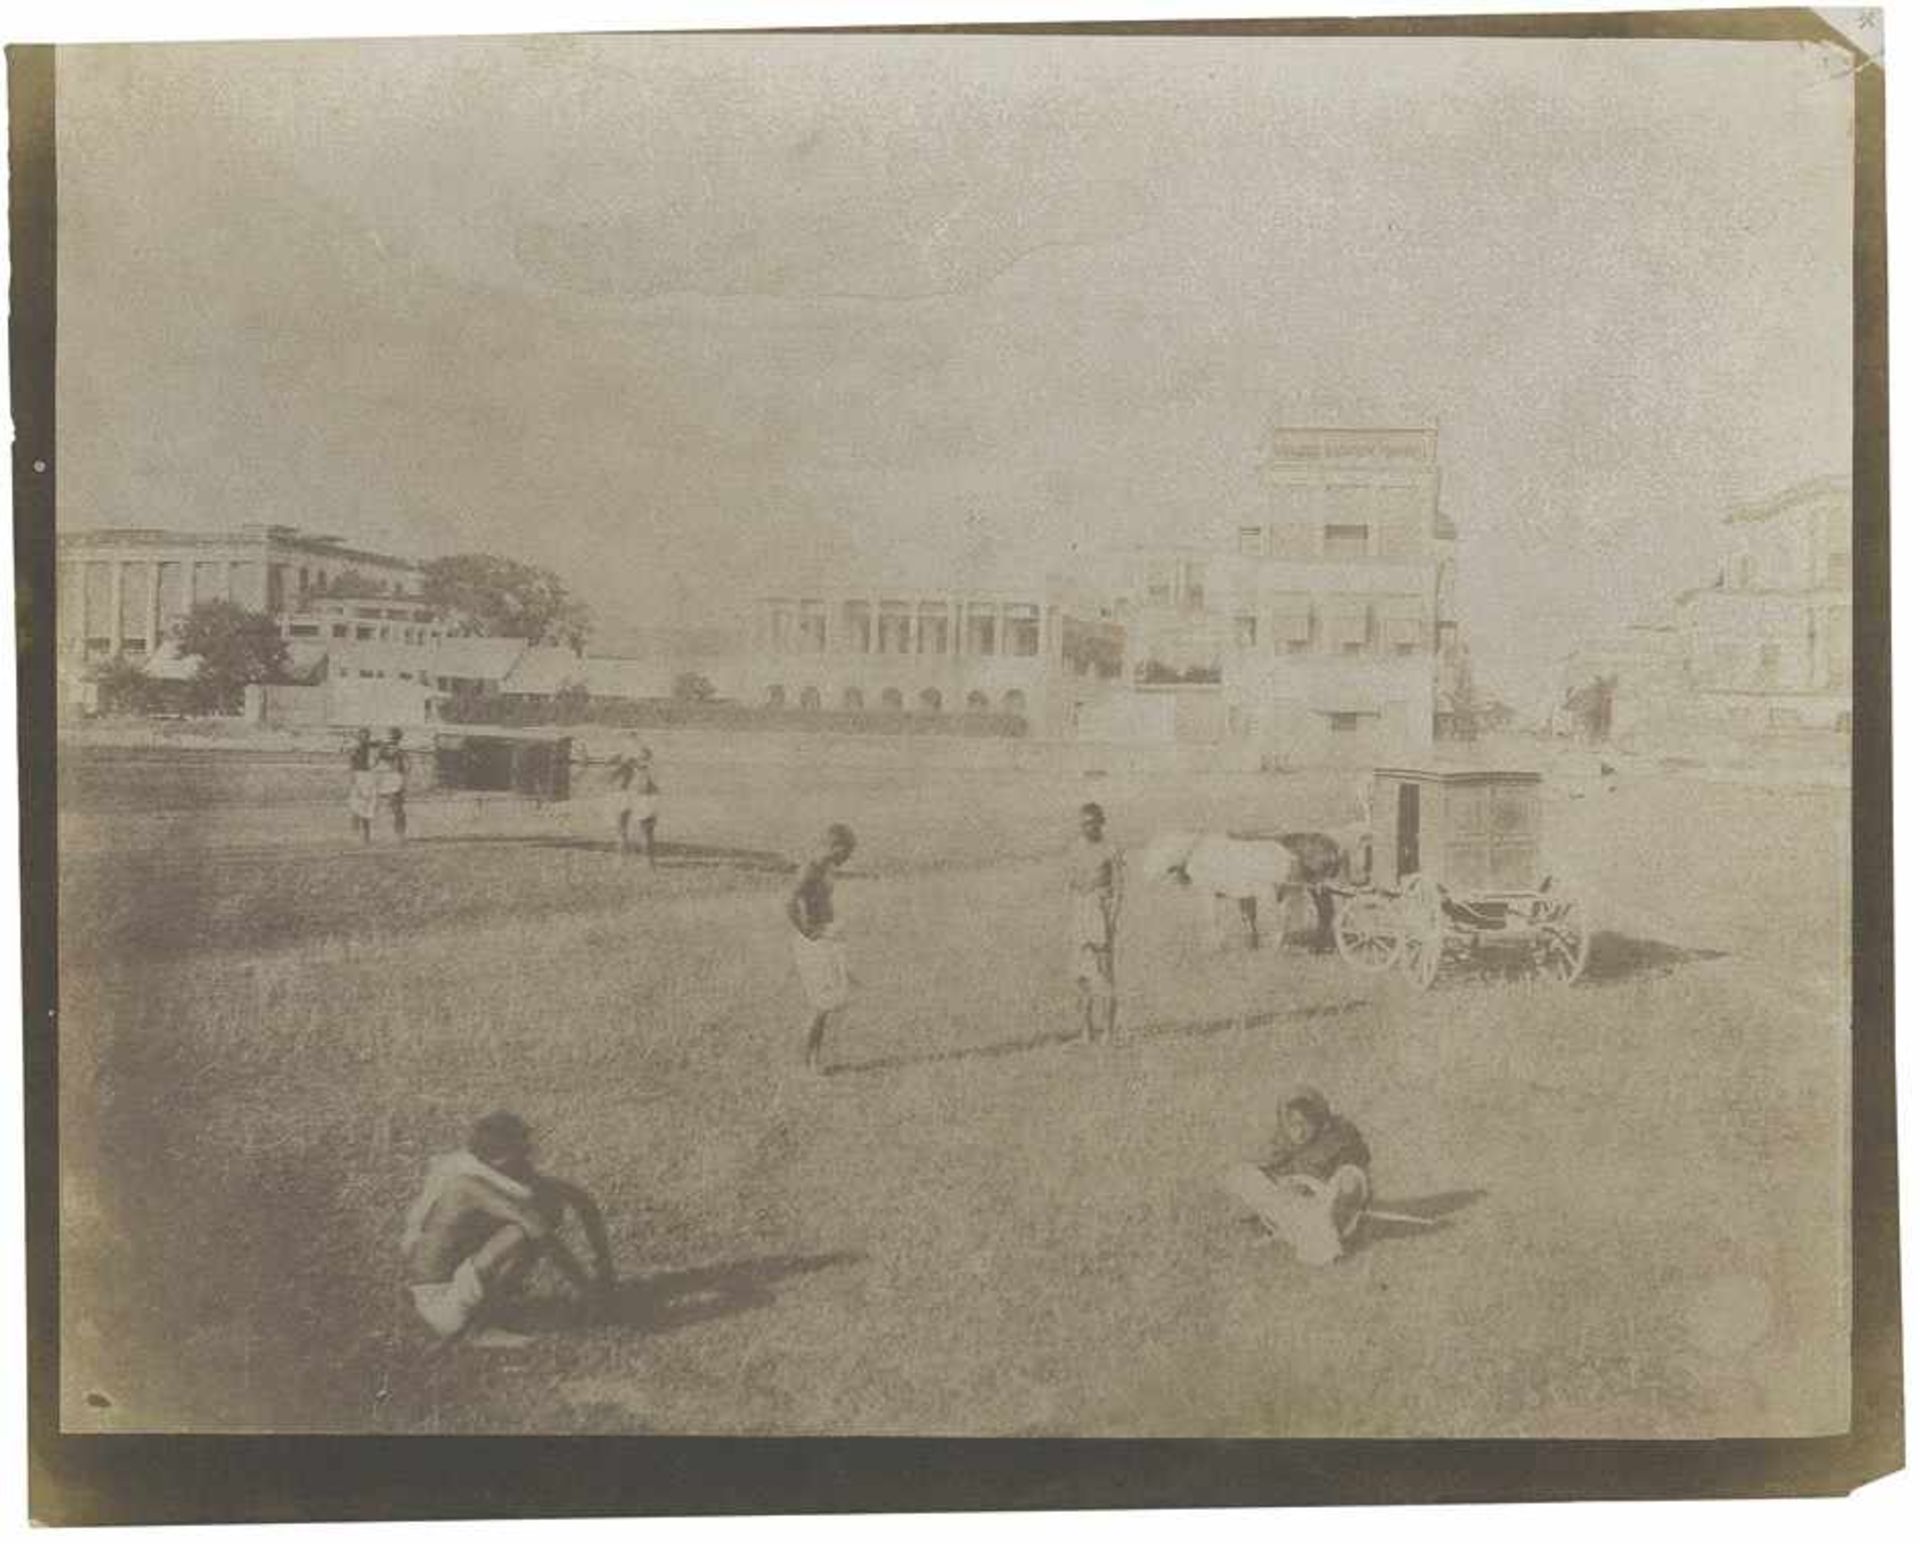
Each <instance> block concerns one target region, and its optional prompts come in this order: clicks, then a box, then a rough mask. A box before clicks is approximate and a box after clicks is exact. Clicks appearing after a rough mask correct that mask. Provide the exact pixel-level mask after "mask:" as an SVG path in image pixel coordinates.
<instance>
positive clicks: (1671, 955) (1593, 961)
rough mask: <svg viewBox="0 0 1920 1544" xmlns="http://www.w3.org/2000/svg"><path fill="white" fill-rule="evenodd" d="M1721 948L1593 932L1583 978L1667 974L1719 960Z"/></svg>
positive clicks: (1722, 953)
mask: <svg viewBox="0 0 1920 1544" xmlns="http://www.w3.org/2000/svg"><path fill="white" fill-rule="evenodd" d="M1726 956H1727V951H1726V950H1724V949H1682V948H1679V947H1677V946H1675V945H1673V944H1663V943H1661V942H1659V941H1658V940H1657V939H1652V938H1630V937H1628V936H1627V935H1626V934H1624V933H1595V934H1594V935H1593V941H1592V943H1591V944H1590V945H1589V948H1588V954H1587V971H1586V974H1585V976H1583V977H1582V978H1581V979H1582V980H1583V981H1592V982H1605V981H1626V980H1630V979H1631V978H1632V977H1634V976H1655V975H1658V976H1665V975H1671V974H1672V972H1673V970H1674V968H1675V967H1676V966H1679V965H1692V964H1695V963H1697V962H1698V961H1701V960H1723V959H1725V958H1726Z"/></svg>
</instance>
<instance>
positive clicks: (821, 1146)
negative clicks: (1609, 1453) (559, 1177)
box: [61, 748, 1848, 1437]
mask: <svg viewBox="0 0 1920 1544" xmlns="http://www.w3.org/2000/svg"><path fill="white" fill-rule="evenodd" d="M661 775H662V780H663V783H664V784H665V786H666V789H667V800H666V812H665V816H664V820H663V833H662V834H663V836H664V837H665V839H666V840H667V841H668V842H669V843H670V844H671V845H670V846H669V847H668V849H667V852H666V854H665V861H664V865H663V867H662V869H661V870H660V872H658V873H648V872H647V871H646V870H645V868H644V866H643V865H640V864H638V863H635V862H626V863H622V862H621V861H620V860H619V859H618V858H617V856H616V855H615V854H614V853H612V852H611V851H610V850H609V849H608V846H607V842H606V835H607V833H605V832H604V831H602V830H601V829H599V826H598V824H597V823H596V822H595V820H594V819H593V817H592V816H591V815H590V814H589V813H588V812H587V811H586V810H585V809H584V808H574V809H558V810H548V811H528V810H523V809H515V808H509V807H497V808H493V809H485V810H479V811H477V812H476V811H475V810H473V809H471V808H470V807H468V806H466V805H462V804H454V803H449V802H433V801H421V802H420V804H419V806H418V808H417V810H416V814H415V826H416V832H417V835H418V837H419V839H418V840H417V841H415V842H413V843H410V844H409V845H408V846H406V847H405V848H398V847H393V846H390V845H381V846H377V847H375V848H374V849H372V850H371V851H361V850H358V849H357V848H355V847H353V846H352V845H351V844H350V843H349V842H348V841H347V840H346V833H345V830H344V827H345V817H344V812H343V810H342V808H341V806H340V792H341V790H339V789H338V788H337V787H336V784H337V783H338V781H339V779H338V777H337V775H336V773H335V771H334V768H333V766H332V764H331V763H319V762H312V761H307V760H304V759H302V758H299V757H295V756H287V757H281V758H276V759H270V760H265V761H249V760H246V759H245V758H236V757H231V756H229V757H228V758H227V759H226V760H225V761H221V760H219V759H218V758H217V757H213V758H212V759H208V758H204V757H203V758H201V759H199V760H195V759H194V758H191V757H188V758H184V759H182V758H178V757H167V756H130V755H113V754H106V753H99V752H96V753H92V754H89V755H86V756H75V757H72V758H69V764H68V768H67V771H66V777H67V782H66V784H65V785H64V788H63V793H64V800H63V824H62V839H63V873H62V889H61V903H62V908H63V909H62V948H63V960H62V963H63V988H62V1011H61V1055H62V1087H61V1108H62V1120H63V1150H62V1169H63V1173H62V1181H63V1208H62V1229H63V1262H62V1264H63V1272H64V1277H63V1291H64V1302H63V1309H64V1324H63V1332H64V1338H63V1351H64V1383H65V1387H64V1396H65V1397H64V1412H65V1421H66V1424H67V1425H68V1426H69V1427H71V1428H76V1429H82V1430H117V1431H133V1430H155V1429H159V1430H202V1431H245V1430H273V1431H369V1432H376V1431H377V1432H387V1431H399V1432H585V1431H595V1432H599V1431H604V1432H643V1431H646V1432H680V1433H747V1432H753V1433H801V1434H822V1433H836V1434H874V1433H925V1434H942V1433H954V1434H970V1435H1032V1434H1077V1435H1116V1436H1117V1435H1193V1436H1212V1435H1260V1436H1273V1435H1287V1436H1300V1435H1331V1434H1343V1435H1358V1436H1432V1435H1461V1436H1464V1435H1477V1436H1547V1435H1551V1436H1618V1437H1677V1436H1695V1435H1699V1436H1705V1435H1732V1434H1742V1435H1759V1434H1765V1435H1784V1434H1789V1433H1809V1432H1815V1431H1830V1430H1835V1429H1838V1428H1839V1427H1841V1426H1843V1425H1844V1423H1845V1415H1846V1401H1847V1376H1846V1348H1847V1332H1848V1321H1847V1308H1846V1305H1847V1277H1846V1233H1845V1220H1844V1219H1845V1201H1846V1183H1847V1175H1846V1157H1845V1132H1846V1126H1845V1109H1846V1101H1845V1092H1846V1086H1847V1055H1846V1033H1845V1020H1844V1003H1845V997H1844V992H1845V973H1844V972H1845V961H1846V955H1845V937H1846V934H1845V897H1846V887H1847V881H1846V869H1845V853H1846V808H1845V801H1844V796H1843V795H1841V794H1838V793H1835V792H1833V791H1830V790H1828V791H1822V790H1816V789H1795V788H1779V789H1768V788H1763V787H1750V786H1726V785H1717V784H1713V783H1708V782H1699V781H1683V780H1679V779H1673V778H1660V777H1654V778H1645V779H1627V780H1624V781H1623V782H1622V783H1621V784H1620V785H1619V786H1618V787H1617V789H1616V791H1614V792H1611V793H1609V792H1607V791H1606V790H1605V788H1604V787H1603V786H1601V785H1599V784H1597V783H1593V782H1591V781H1590V780H1589V781H1588V782H1585V783H1580V784H1556V785H1554V786H1553V787H1552V789H1551V790H1550V801H1551V802H1550V810H1549V815H1550V821H1551V824H1550V827H1549V843H1550V846H1551V847H1552V848H1553V849H1554V850H1555V853H1556V855H1557V858H1558V860H1559V869H1560V871H1561V872H1562V873H1563V874H1565V875H1566V877H1567V878H1568V879H1569V880H1571V881H1573V882H1576V883H1578V884H1579V885H1580V886H1581V887H1582V889H1583V890H1584V891H1585V893H1586V894H1587V895H1588V896H1589V897H1590V899H1591V902H1592V905H1593V909H1594V911H1595V913H1596V917H1597V919H1598V922H1599V924H1600V926H1601V927H1602V929H1603V930H1604V931H1603V933H1602V935H1601V937H1600V938H1599V940H1598V942H1597V944H1596V951H1595V958H1594V969H1593V972H1592V979H1591V980H1589V981H1588V982H1586V983H1583V984H1582V985H1580V986H1578V987H1576V988H1574V989H1573V990H1571V991H1563V990H1559V989H1556V988H1552V987H1548V986H1544V985H1537V984H1535V983H1533V982H1531V981H1528V980H1524V979H1505V978H1494V979H1482V978H1479V977H1475V976H1473V975H1471V974H1465V973H1460V972H1450V973H1449V974H1448V975H1447V976H1445V977H1443V979H1442V981H1441V983H1440V985H1439V986H1438V987H1437V988H1436V989H1435V990H1434V991H1432V992H1431V993H1428V994H1424V995H1423V994H1418V993H1415V992H1412V991H1411V990H1410V989H1409V988H1408V987H1407V985H1406V984H1405V983H1404V982H1402V981H1400V980H1398V979H1386V980H1382V979H1377V978H1373V977H1368V976H1363V975H1360V974H1357V973H1355V972H1353V971H1351V970H1349V969H1347V968H1346V967H1344V966H1343V965H1342V964H1341V963H1340V962H1339V961H1338V960H1334V959H1326V958H1318V957H1313V956H1310V955H1307V954H1305V953H1303V952H1300V951H1298V950H1287V951H1265V952H1262V953H1260V954H1259V955H1248V954H1245V953H1232V952H1222V951H1220V950H1219V949H1218V948H1216V947H1214V946H1213V944H1212V943H1211V942H1210V940H1209V939H1208V937H1207V936H1206V929H1205V928H1204V927H1203V926H1202V925H1201V919H1200V918H1199V916H1198V915H1197V913H1196V909H1195V906H1194V904H1193V902H1192V900H1191V898H1189V897H1186V896H1183V895H1181V894H1179V893H1178V892H1174V891H1169V890H1165V889H1159V888H1151V889H1150V888H1148V887H1145V886H1142V885H1139V884H1136V886H1135V888H1134V893H1133V895H1132V896H1131V898H1130V902H1131V904H1130V906H1129V909H1128V914H1127V917H1126V922H1125V928H1124V934H1123V949H1124V954H1123V959H1122V971H1123V981H1122V993H1123V1015H1124V1030H1125V1033H1124V1039H1123V1042H1122V1043H1121V1044H1118V1045H1115V1046H1112V1047H1110V1048H1096V1049H1088V1048H1084V1047H1081V1046H1079V1045H1076V1044H1073V1043H1070V1042H1069V1040H1068V1039H1067V1038H1066V1037H1067V1036H1068V1035H1069V1034H1070V1032H1071V1030H1072V1027H1073V1026H1072V1011H1073V1003H1072V995H1071V987H1070V983H1069V982H1068V980H1067V979H1066V976H1065V968H1064V967H1065V951H1064V948H1063V946H1062V935H1063V930H1064V918H1063V915H1062V912H1063V908H1062V902H1061V896H1060V882H1059V878H1058V854H1059V853H1060V852H1061V850H1062V849H1063V848H1064V845H1065V843H1066V841H1067V840H1068V838H1069V837H1070V836H1071V834H1072V831H1073V810H1074V808H1075V806H1076V805H1077V804H1078V803H1079V802H1080V800H1082V799H1083V798H1085V797H1087V796H1088V795H1089V793H1090V792H1091V793H1092V794H1093V795H1094V796H1095V797H1099V798H1101V799H1102V800H1103V801H1104V802H1105V803H1106V804H1107V805H1108V808H1109V810H1110V811H1111V814H1112V819H1113V829H1114V834H1115V835H1116V837H1118V838H1119V839H1120V840H1121V841H1122V842H1123V843H1137V842H1140V841H1143V840H1144V839H1145V838H1146V837H1147V836H1148V835H1150V834H1151V833H1152V831H1153V830H1155V829H1156V828H1158V827H1160V826H1162V825H1170V824H1182V825H1209V826H1212V825H1218V826H1265V827H1273V826H1288V825H1296V826H1297V825H1311V824H1315V823H1320V822H1325V821H1329V820H1333V819H1344V818H1348V816H1349V814H1350V812H1349V810H1348V809H1347V807H1346V801H1347V799H1348V798H1349V797H1350V792H1351V788H1352V783H1353V779H1352V777H1351V776H1350V775H1346V776H1337V775H1333V774H1328V775H1324V776H1316V775H1301V776H1294V777H1286V778H1274V777H1266V778H1255V777H1226V776H1222V777H1214V778H1195V779H1190V780H1188V781H1187V782H1186V783H1185V784H1184V785H1181V784H1170V783H1167V782H1159V783H1155V782H1151V781H1148V780H1145V779H1138V778H1124V777H1113V778H1107V779H1101V780H1089V779H1086V778H1082V777H1068V776H1064V775H1061V776H1053V775H1048V774H1042V773H1027V774H1014V773H989V772H957V771H956V772H950V773H946V774H941V775H938V776H934V775H930V774H915V775H913V776H905V775H902V774H900V773H888V772H886V771H884V770H880V769H870V770H863V771H835V770H833V769H831V768H821V767H814V768H810V769H807V770H805V771H782V770H780V769H778V768H769V767H746V766H739V765H728V764H724V763H718V762H716V763H714V764H710V765H692V764H687V763H684V762H681V763H676V762H675V760H674V758H673V756H672V753H671V750H670V748H669V749H666V750H663V760H662V772H661ZM1576 794H1577V795H1579V797H1574V795H1576ZM828 819H847V820H850V821H852V822H853V823H854V825H855V826H856V827H857V828H858V830H859V831H860V834H861V838H862V846H861V850H860V853H859V854H858V856H857V858H856V860H855V864H854V866H853V867H854V871H853V873H852V874H851V876H850V877H849V878H848V879H847V880H846V881H845V882H844V885H843V891H842V898H843V912H844V915H845V917H846V920H847V925H848V933H849V936H850V940H851V944H852V948H853V951H854V969H855V973H856V976H857V978H858V981H859V984H860V987H861V991H860V996H859V999H858V1001H857V1003H856V1006H855V1007H854V1008H853V1010H852V1011H851V1012H850V1014H849V1016H848V1018H847V1020H846V1022H845V1025H844V1027H843V1028H842V1029H841V1030H840V1032H839V1033H838V1036H837V1038H836V1039H834V1040H833V1041H832V1042H830V1044H829V1053H830V1056H831V1058H832V1059H833V1060H834V1062H835V1063H836V1070H835V1072H834V1075H832V1076H831V1077H828V1078H825V1079H817V1080H810V1079H807V1078H805V1077H803V1076H802V1075H800V1074H799V1073H798V1072H797V1070H796V1066H795V1063H796V1061H797V1051H798V1040H799V1035H800V1031H801V1028H802V1025H803V1019H804V1011H803V1007H802V1004H801V1003H800V1001H799V996H798V989H797V985H796V983H795V981H794V980H793V979H792V973H791V964H790V959H789V955H788V945H787V938H786V934H785V931H784V923H783V921H782V917H781V902H782V898H783V893H784V885H785V883H786V882H787V881H786V878H785V870H784V864H785V861H786V860H787V859H788V858H790V857H791V856H793V855H795V854H797V853H798V852H799V851H800V850H802V848H803V847H804V845H805V844H806V843H807V842H808V841H809V840H810V839H811V837H812V836H813V835H814V833H815V832H816V831H817V830H818V828H819V827H820V825H822V824H823V823H824V822H825V821H826V820H828ZM1295 1079H1305V1080H1308V1081H1311V1082H1314V1083H1316V1084H1318V1085H1319V1086H1321V1087H1322V1088H1324V1089H1325V1090H1327V1092H1328V1093H1329V1094H1330V1095H1331V1097H1332V1098H1333V1101H1334V1103H1335V1104H1336V1106H1337V1107H1339V1108H1341V1109H1343V1110H1344V1111H1346V1112H1347V1113H1349V1114H1350V1115H1351V1116H1352V1117H1353V1118H1354V1119H1355V1120H1356V1121H1357V1122H1358V1123H1359V1125H1360V1126H1361V1128H1362V1129H1363V1131H1364V1132H1365V1133H1366V1135H1367V1136H1368V1138H1369V1140H1370V1142H1371V1143H1372V1145H1373V1148H1374V1151H1375V1155H1376V1160H1375V1184H1376V1190H1377V1193H1378V1195H1379V1197H1380V1200H1381V1203H1382V1204H1383V1205H1388V1206H1393V1207H1396V1209H1400V1210H1406V1211H1412V1212H1419V1213H1423V1214H1425V1215H1429V1216H1431V1217H1433V1218H1434V1219H1436V1222H1437V1226H1435V1227H1433V1228H1432V1229H1430V1230H1420V1229H1414V1228H1410V1227H1405V1226H1388V1225H1376V1226H1374V1227H1373V1228H1372V1229H1371V1230H1370V1232H1369V1233H1367V1234H1366V1235H1365V1236H1364V1237H1363V1238H1362V1240H1361V1244H1360V1247H1359V1248H1358V1249H1357V1250H1356V1251H1355V1252H1354V1253H1353V1254H1352V1255H1351V1256H1350V1257H1349V1258H1348V1259H1346V1260H1344V1261H1342V1262H1340V1263H1339V1264H1337V1265H1335V1266H1333V1267H1330V1268H1327V1269H1325V1270H1319V1271H1315V1270H1310V1269H1307V1268H1305V1267H1302V1266H1299V1265H1297V1264H1295V1263H1294V1262H1292V1261H1291V1260H1290V1259H1288V1258H1286V1257H1285V1256H1284V1255H1283V1254H1281V1253H1279V1252H1277V1251H1276V1250H1275V1249H1274V1248H1273V1247H1272V1246H1270V1245H1267V1244H1265V1243H1263V1242H1262V1240H1261V1239H1260V1237H1259V1236H1258V1234H1257V1233H1256V1232H1254V1231H1253V1230H1251V1229H1250V1228H1249V1227H1248V1226H1247V1225H1245V1224H1244V1223H1243V1222H1242V1221H1241V1220H1240V1219H1238V1218H1236V1217H1235V1215H1234V1214H1233V1209H1232V1207H1231V1205H1230V1203H1228V1202H1226V1201H1225V1200H1224V1199H1223V1198H1222V1197H1221V1196H1220V1195H1219V1194H1218V1192H1217V1190H1216V1188H1215V1185H1214V1178H1215V1176H1216V1175H1217V1174H1218V1172H1219V1171H1220V1170H1221V1169H1223V1168H1224V1167H1225V1166H1227V1165H1228V1164H1230V1163H1232V1162H1234V1161H1236V1160H1240V1159H1243V1158H1247V1157H1251V1156H1254V1155H1256V1154H1257V1152H1258V1151H1259V1149H1260V1146H1261V1144H1262V1142H1263V1141H1264V1138H1265V1136H1266V1132H1267V1128H1268V1124H1269V1122H1270V1118H1271V1105H1272V1101H1273V1098H1274V1095H1275V1093H1276V1092H1277V1090H1278V1089H1279V1088H1280V1086H1281V1085H1282V1084H1284V1083H1286V1082H1289V1081H1292V1080H1295ZM496 1106H507V1107H511V1108H514V1109H517V1110H519V1111H520V1112H521V1113H522V1114H524V1115H525V1116H526V1117H527V1118H528V1119H529V1120H530V1121H531V1122H532V1123H533V1125H534V1126H535V1128H536V1131H537V1132H538V1134H539V1138H540V1152H541V1157H542V1159H543V1161H544V1162H545V1164H546V1165H547V1166H548V1167H550V1168H552V1169H553V1170H554V1171H555V1172H557V1173H560V1174H563V1175H565V1176H567V1177H569V1178H571V1179H573V1180H575V1181H576V1182H578V1183H581V1184H584V1185H585V1186H587V1187H588V1188H589V1189H590V1190H592V1191H593V1192H594V1193H595V1194H596V1195H597V1196H598V1197H599V1199H600V1201H601V1203H602V1205H603V1207H604V1208H605V1211H606V1215H607V1219H608V1222H609V1224H610V1227H611V1229H612V1234H613V1239H614V1245H615V1249H616V1251H617V1255H618V1264H619V1267H620V1272H621V1276H622V1285H621V1288H620V1291H619V1293H618V1296H617V1300H616V1305H615V1312H614V1314H613V1316H612V1317H611V1319H610V1320H609V1321H608V1322H604V1323H601V1324H597V1325H594V1326H591V1327H584V1328H556V1329H555V1330H553V1331H552V1332H550V1333H546V1334H543V1335H541V1336H540V1337H539V1338H538V1339H537V1340H536V1342H535V1343H534V1344H533V1345H532V1346H530V1347H528V1348H526V1349H524V1350H519V1351H511V1352H506V1351H484V1350H479V1349H476V1348H461V1349H458V1350H456V1351H455V1352H454V1353H453V1354H451V1355H448V1356H445V1357H441V1358H427V1357H424V1356H423V1352H424V1351H425V1349H426V1346H425V1336H424V1333H423V1332H422V1331H421V1329H420V1328H419V1327H418V1326H417V1325H416V1324H415V1323H413V1322H412V1320H411V1318H410V1315H409V1311H408V1309H407V1307H406V1304H405V1301H404V1297H403V1292H402V1288H403V1276H402V1273H401V1268H400V1264H401V1263H400V1260H399V1257H398V1251H397V1237H398V1232H399V1226H400V1218H401V1215H402V1213H403V1211H404V1209H405V1206H406V1204H407V1202H408V1200H409V1199H410V1197H411V1194H412V1192H413V1190H414V1188H415V1186H416V1185H417V1182H418V1179H419V1175H420V1172H421V1168H422V1165H423V1163H424V1161H425V1160H426V1158H427V1157H428V1156H429V1155H430V1154H432V1153H434V1152H436V1151H440V1150H443V1149H445V1148H447V1147H451V1146H455V1145H457V1144H458V1142H459V1141H460V1139H461V1136H462V1133H463V1130H464V1128H465V1126H466V1124H467V1123H468V1122H469V1121H470V1120H471V1119H472V1118H473V1117H474V1116H476V1115H479V1114H481V1113H484V1112H485V1111H486V1110H488V1109H491V1108H494V1107H496Z"/></svg>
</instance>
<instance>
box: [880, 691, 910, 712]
mask: <svg viewBox="0 0 1920 1544" xmlns="http://www.w3.org/2000/svg"><path fill="white" fill-rule="evenodd" d="M880 706H881V707H883V708H885V709H886V710H887V711H888V712H889V713H898V712H899V711H900V710H901V709H902V708H903V707H905V706H906V703H905V702H904V701H903V700H902V699H901V696H900V688H899V687H897V686H889V687H888V688H887V689H886V690H885V691H883V692H881V693H880Z"/></svg>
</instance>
